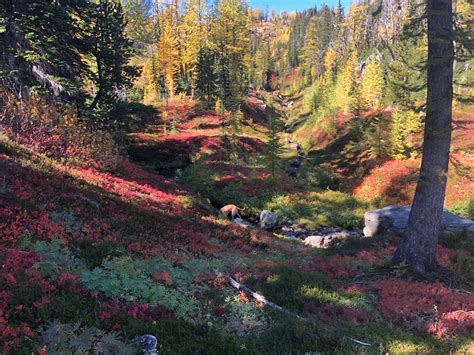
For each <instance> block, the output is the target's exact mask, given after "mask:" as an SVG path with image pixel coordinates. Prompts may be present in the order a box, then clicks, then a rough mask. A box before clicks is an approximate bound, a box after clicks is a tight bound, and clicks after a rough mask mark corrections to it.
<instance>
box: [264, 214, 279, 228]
mask: <svg viewBox="0 0 474 355" xmlns="http://www.w3.org/2000/svg"><path fill="white" fill-rule="evenodd" d="M277 220H278V218H277V216H276V215H275V214H273V213H272V212H271V211H268V210H263V211H262V212H261V213H260V227H261V228H263V229H272V228H273V227H275V225H276V223H277Z"/></svg>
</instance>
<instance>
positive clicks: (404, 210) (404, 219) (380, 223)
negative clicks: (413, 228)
mask: <svg viewBox="0 0 474 355" xmlns="http://www.w3.org/2000/svg"><path fill="white" fill-rule="evenodd" d="M409 215H410V206H387V207H384V208H381V209H378V210H374V211H369V212H366V213H365V215H364V220H365V228H364V235H365V236H366V237H372V236H374V235H376V234H381V233H385V232H389V233H394V234H398V235H403V234H404V233H405V231H406V228H407V225H408V216H409ZM461 233H467V234H468V236H469V238H471V239H473V240H474V222H473V221H471V220H469V219H467V218H462V217H459V216H456V215H454V214H452V213H450V212H448V211H447V210H444V212H443V217H442V220H441V234H442V235H457V234H461Z"/></svg>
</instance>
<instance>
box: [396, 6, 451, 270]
mask: <svg viewBox="0 0 474 355" xmlns="http://www.w3.org/2000/svg"><path fill="white" fill-rule="evenodd" d="M452 6H453V5H452V0H428V5H427V13H428V95H427V103H426V107H427V111H426V122H425V131H424V143H423V158H422V162H421V171H420V178H419V180H418V184H417V186H416V192H415V198H414V200H413V205H412V208H411V212H410V217H409V220H408V228H407V232H406V235H405V237H404V238H403V240H402V242H401V243H400V245H399V247H398V250H397V252H396V253H395V256H394V262H396V263H401V262H405V263H407V264H408V265H409V266H410V268H411V269H412V270H413V271H415V272H418V273H425V272H427V271H431V270H434V269H436V268H437V266H438V263H437V258H436V246H437V243H438V234H439V230H440V224H441V217H442V213H443V205H444V197H445V192H446V182H447V172H448V162H449V149H450V145H451V129H452V128H451V116H452V98H453V60H454V45H453V13H452Z"/></svg>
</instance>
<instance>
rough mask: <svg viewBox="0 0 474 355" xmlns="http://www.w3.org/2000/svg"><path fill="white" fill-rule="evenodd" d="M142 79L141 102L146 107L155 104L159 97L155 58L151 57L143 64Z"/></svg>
mask: <svg viewBox="0 0 474 355" xmlns="http://www.w3.org/2000/svg"><path fill="white" fill-rule="evenodd" d="M142 78H143V81H144V84H143V85H144V86H143V102H144V103H145V104H146V105H151V104H154V103H156V102H157V101H158V96H159V84H158V78H159V73H158V67H157V64H156V58H155V56H152V57H151V58H149V59H148V60H147V61H146V62H145V65H144V66H143V73H142Z"/></svg>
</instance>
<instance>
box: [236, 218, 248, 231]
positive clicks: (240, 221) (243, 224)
mask: <svg viewBox="0 0 474 355" xmlns="http://www.w3.org/2000/svg"><path fill="white" fill-rule="evenodd" d="M232 223H234V224H236V225H238V226H239V227H242V228H244V229H248V228H250V227H252V224H251V223H250V222H247V221H245V220H243V219H242V218H235V219H234V221H233V222H232Z"/></svg>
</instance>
